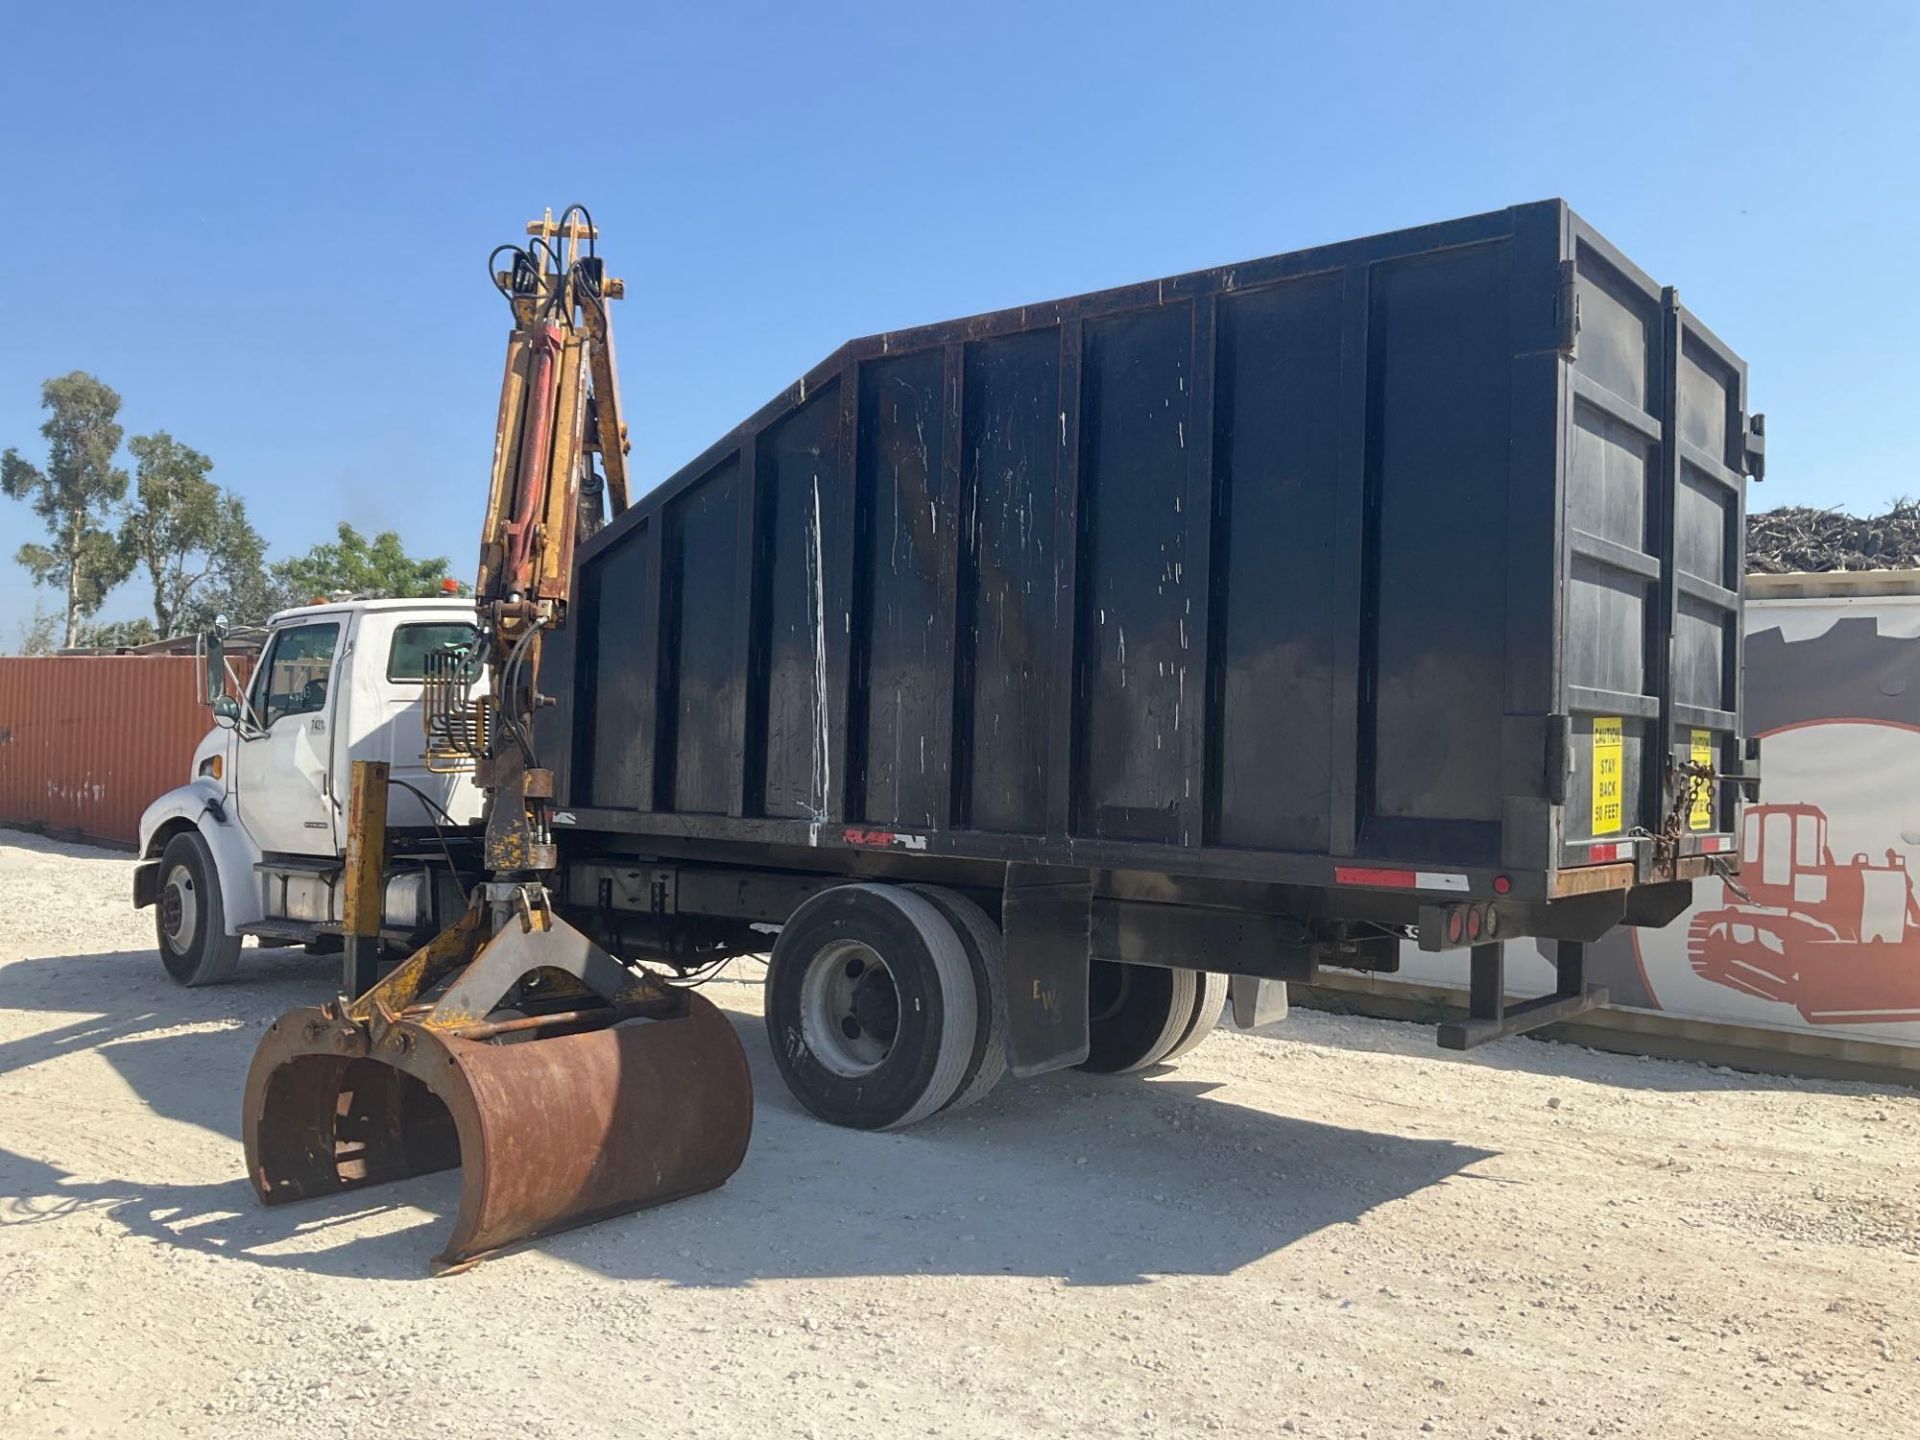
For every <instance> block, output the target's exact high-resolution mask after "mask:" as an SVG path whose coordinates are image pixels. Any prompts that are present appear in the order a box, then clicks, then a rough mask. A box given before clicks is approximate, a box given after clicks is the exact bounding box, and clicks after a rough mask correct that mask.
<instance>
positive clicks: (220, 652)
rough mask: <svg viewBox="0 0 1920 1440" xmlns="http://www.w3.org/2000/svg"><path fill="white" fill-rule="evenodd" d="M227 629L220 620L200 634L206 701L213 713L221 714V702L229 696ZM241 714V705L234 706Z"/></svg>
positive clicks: (236, 713) (236, 712)
mask: <svg viewBox="0 0 1920 1440" xmlns="http://www.w3.org/2000/svg"><path fill="white" fill-rule="evenodd" d="M225 637H226V629H225V627H223V626H222V625H221V624H220V622H219V621H217V620H216V621H215V622H214V626H213V628H212V629H211V630H208V631H206V632H204V633H203V634H202V635H201V636H200V654H201V658H202V660H203V661H204V662H205V664H206V675H205V684H206V687H207V690H206V703H207V704H208V705H211V706H212V707H213V713H214V714H215V715H219V714H220V713H221V711H220V702H221V701H222V700H224V699H226V698H227V651H226V645H225V643H224V641H225ZM234 714H235V715H238V714H239V707H238V706H237V705H236V706H235V707H234Z"/></svg>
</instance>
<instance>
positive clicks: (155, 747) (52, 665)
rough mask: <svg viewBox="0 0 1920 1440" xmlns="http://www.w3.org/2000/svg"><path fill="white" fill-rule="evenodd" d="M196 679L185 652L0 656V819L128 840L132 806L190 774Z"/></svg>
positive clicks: (198, 729) (201, 729)
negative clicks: (174, 653) (183, 653)
mask: <svg viewBox="0 0 1920 1440" xmlns="http://www.w3.org/2000/svg"><path fill="white" fill-rule="evenodd" d="M240 673H241V674H242V675H244V673H245V671H244V667H243V668H242V669H241V671H240ZM200 686H201V680H200V662H199V661H198V660H196V659H195V658H194V657H193V656H192V655H59V656H8V657H4V658H0V825H13V826H18V827H20V828H23V829H29V830H44V831H48V832H50V833H52V834H55V835H61V836H66V837H69V838H72V839H82V840H93V841H97V842H99V843H101V844H106V845H124V846H129V847H130V846H132V845H133V844H135V842H136V841H137V840H138V838H139V835H138V831H139V824H140V812H141V811H143V810H145V809H146V808H147V805H148V804H149V803H150V802H151V801H152V800H153V799H154V798H155V797H156V796H159V795H162V794H164V793H165V792H166V791H168V790H171V789H172V788H173V787H174V786H176V785H181V784H184V783H185V782H186V781H187V780H188V779H190V778H191V776H190V775H189V774H188V771H189V769H190V768H191V764H192V760H193V751H194V747H195V746H196V745H198V744H199V743H200V739H201V737H202V736H203V735H205V734H206V733H207V730H208V728H209V726H210V725H211V723H212V722H211V720H210V719H209V717H208V715H207V708H206V706H205V705H204V704H203V703H202V702H201V699H200V693H201V691H200Z"/></svg>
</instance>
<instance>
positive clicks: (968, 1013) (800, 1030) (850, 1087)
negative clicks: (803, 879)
mask: <svg viewBox="0 0 1920 1440" xmlns="http://www.w3.org/2000/svg"><path fill="white" fill-rule="evenodd" d="M999 945H1000V932H999V930H998V928H997V927H996V926H995V925H994V924H993V922H992V921H991V920H990V919H988V918H987V915H986V913H985V912H984V911H982V910H981V909H980V907H979V906H977V905H975V904H974V903H973V902H972V901H971V900H968V899H967V898H966V897H965V896H962V895H958V894H955V893H954V892H952V891H948V890H941V889H937V888H935V887H931V886H912V887H909V886H901V885H868V884H859V885H839V886H835V887H834V888H833V889H831V890H825V891H822V892H821V893H820V894H818V895H815V896H814V897H813V898H812V899H810V900H808V901H807V902H806V903H805V904H804V905H802V906H801V907H800V908H799V909H798V910H796V911H795V912H794V913H793V916H792V918H791V919H789V920H788V921H787V923H786V925H785V926H784V927H783V928H782V929H781V931H780V938H779V940H778V941H777V942H776V943H775V945H774V947H773V957H772V963H771V966H770V967H769V969H768V972H767V999H766V1023H767V1038H768V1041H769V1042H770V1043H771V1045H772V1047H773V1058H774V1062H775V1063H776V1064H777V1065H778V1066H779V1067H780V1074H781V1077H782V1078H783V1079H784V1080H785V1081H786V1082H787V1088H788V1089H789V1090H791V1091H792V1092H793V1094H794V1096H795V1098H796V1099H798V1100H799V1101H800V1103H801V1104H802V1105H804V1106H806V1108H807V1109H809V1110H811V1111H812V1112H813V1113H814V1114H815V1115H817V1116H819V1117H820V1118H821V1119H822V1120H826V1121H828V1122H830V1123H831V1124H834V1125H844V1126H848V1127H850V1128H852V1129H856V1130H897V1129H901V1128H903V1127H905V1126H908V1125H912V1124H914V1123H915V1122H917V1121H920V1120H924V1119H926V1118H927V1117H928V1116H929V1115H932V1114H934V1113H935V1112H937V1111H939V1110H941V1109H944V1108H950V1107H958V1106H963V1105H970V1104H972V1103H973V1102H974V1101H976V1100H978V1099H980V1098H981V1097H982V1096H983V1095H985V1094H986V1093H987V1091H988V1090H990V1089H992V1088H993V1085H994V1084H995V1082H997V1081H998V1080H999V1078H1000V1076H1001V1075H1002V1074H1004V1073H1005V1070H1006V994H1005V989H1004V984H1005V982H1004V979H1003V976H1002V967H1001V964H1000V953H999Z"/></svg>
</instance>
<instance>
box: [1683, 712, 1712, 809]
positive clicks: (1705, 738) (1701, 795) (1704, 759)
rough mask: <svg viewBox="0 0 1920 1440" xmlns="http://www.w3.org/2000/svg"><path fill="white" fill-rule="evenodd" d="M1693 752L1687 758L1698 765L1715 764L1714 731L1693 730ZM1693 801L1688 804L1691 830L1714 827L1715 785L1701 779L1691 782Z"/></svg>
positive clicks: (1710, 765)
mask: <svg viewBox="0 0 1920 1440" xmlns="http://www.w3.org/2000/svg"><path fill="white" fill-rule="evenodd" d="M1689 749H1690V751H1691V753H1690V754H1689V756H1688V757H1687V758H1689V759H1690V760H1692V761H1693V763H1694V764H1696V765H1705V766H1708V767H1709V768H1711V767H1712V765H1713V732H1712V731H1711V730H1696V731H1694V732H1693V744H1692V745H1691V746H1690V747H1689ZM1691 783H1692V785H1693V789H1692V791H1691V792H1690V793H1691V796H1692V803H1691V804H1689V805H1688V806H1687V828H1688V829H1689V830H1711V829H1712V828H1713V787H1712V786H1711V785H1708V784H1705V783H1704V782H1701V781H1697V780H1696V781H1693V782H1691Z"/></svg>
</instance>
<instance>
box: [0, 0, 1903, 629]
mask: <svg viewBox="0 0 1920 1440" xmlns="http://www.w3.org/2000/svg"><path fill="white" fill-rule="evenodd" d="M7 11H8V14H7V19H6V33H7V36H8V40H9V45H8V49H9V52H10V63H9V65H8V67H7V72H8V74H7V89H8V96H7V105H6V112H7V132H8V134H7V139H6V142H5V144H4V146H0V206H4V209H5V213H6V215H7V218H8V220H9V222H10V223H9V226H8V228H9V229H10V230H11V232H12V236H13V250H12V254H11V256H10V261H11V263H10V264H9V266H8V267H7V268H8V273H9V277H10V284H9V287H8V288H9V290H10V292H11V295H10V303H9V305H8V306H7V317H6V320H5V321H4V323H0V448H3V447H4V446H6V445H17V446H19V447H20V448H21V449H22V450H23V451H25V452H26V453H27V454H28V455H29V456H30V457H32V458H34V459H36V460H38V459H39V458H41V457H42V456H43V454H44V449H43V445H42V442H41V440H40V437H39V435H38V433H37V430H38V426H39V423H40V420H41V414H40V411H39V409H38V400H39V385H40V382H41V380H42V379H44V378H45V377H47V376H49V375H55V374H61V373H64V372H66V371H68V370H71V369H75V368H80V369H86V370H91V371H93V372H95V373H96V374H98V375H100V376H101V377H102V378H104V379H105V380H106V381H107V382H108V383H110V384H111V385H113V386H114V387H115V388H117V389H118V390H119V391H120V392H121V393H122V394H123V396H124V397H125V400H126V405H125V408H124V410H123V412H122V419H123V420H124V422H125V423H126V425H127V428H128V433H129V434H137V433H142V432H144V431H146V430H149V429H154V428H160V427H164V428H166V429H169V430H171V431H172V432H173V433H174V434H175V435H176V436H177V437H179V438H180V439H181V440H183V441H185V442H187V443H188V444H191V445H194V446H196V447H198V448H200V449H202V450H205V451H206V452H207V453H208V454H210V455H211V456H212V457H213V459H214V462H215V466H216V470H215V476H216V478H217V479H219V480H220V481H221V482H223V483H224V484H226V485H228V486H231V487H232V488H234V489H235V490H237V491H238V492H239V493H240V494H241V495H243V496H244V497H245V498H246V500H247V502H248V504H249V506H250V508H251V510H252V513H253V515H254V517H255V520H256V523H257V524H258V525H259V526H260V528H261V530H262V531H263V532H264V533H265V534H266V536H267V537H268V539H269V541H270V542H271V544H272V546H273V550H274V553H276V554H285V553H288V552H290V551H298V550H303V549H305V548H306V547H307V546H308V545H310V544H312V543H313V542H315V541H316V540H319V539H323V538H325V537H326V536H327V534H328V533H329V532H330V530H331V527H332V525H333V524H334V522H336V521H337V520H340V519H347V520H351V521H353V522H354V523H355V524H357V525H359V526H361V527H362V528H364V529H369V530H371V529H379V528H386V527H392V528H396V529H398V530H399V531H400V532H401V534H402V535H403V536H404V537H405V538H406V540H407V542H408V544H409V546H410V547H411V548H413V549H415V550H416V551H422V552H429V553H432V552H440V553H446V554H448V555H450V556H451V557H452V558H453V562H454V569H455V571H456V572H457V573H460V574H466V573H467V572H469V571H470V570H471V569H472V566H473V557H474V550H475V545H476V539H475V536H476V531H477V526H478V519H479V508H480V505H481V504H482V501H483V499H484V491H485V483H486V467H487V460H488V454H489V447H490V443H491V438H492V436H491V431H492V420H493V407H494V403H495V398H496V394H497V389H498V383H499V375H498V371H499V364H500V357H501V352H502V342H503V339H504V332H505V308H504V306H503V305H502V304H501V302H500V301H499V300H498V298H497V297H496V296H495V295H494V294H493V292H492V290H491V289H490V288H489V286H488V284H487V280H486V277H485V274H484V270H483V264H482V262H483V260H484V257H485V255H486V253H487V251H488V250H489V249H490V248H491V247H492V246H493V245H494V244H495V243H497V242H498V241H501V240H507V239H512V238H514V237H515V236H516V235H517V234H518V232H519V229H520V225H521V223H522V222H523V221H525V220H526V219H529V218H531V217H533V216H535V215H537V214H538V213H539V211H540V209H541V208H542V207H543V206H546V205H552V206H554V207H555V208H556V209H558V208H559V207H560V206H562V205H564V204H566V203H567V202H569V201H574V200H581V201H584V202H586V203H587V204H588V205H590V206H591V207H592V209H593V211H594V214H595V217H596V218H597V219H598V221H599V222H600V224H601V226H602V229H603V231H604V233H605V236H606V239H605V242H604V247H603V248H604V251H605V253H606V254H607V255H608V256H609V258H610V260H611V261H612V265H613V269H614V271H615V273H617V274H620V275H623V276H624V277H625V278H626V281H627V287H628V288H627V294H628V296H629V298H628V299H627V300H626V302H625V303H624V305H623V306H622V307H620V308H619V309H618V310H617V312H616V318H617V323H618V325H619V327H620V330H621V335H620V358H621V364H622V378H623V390H624V393H625V398H626V401H627V405H628V411H629V423H630V425H631V427H632V431H633V436H634V458H635V463H636V467H637V471H638V474H639V477H640V480H641V483H642V487H643V488H644V487H645V486H646V485H650V484H652V483H653V482H655V481H657V480H658V479H660V478H662V477H664V476H666V475H667V474H670V473H671V472H672V471H673V470H674V469H675V468H676V467H677V466H678V465H680V464H681V463H682V462H684V461H685V460H687V459H689V458H691V457H692V456H693V455H694V454H695V453H697V452H698V451H699V450H700V449H702V448H703V447H704V446H705V445H706V444H708V443H709V442H710V441H712V440H714V439H716V438H718V436H719V435H720V434H721V433H723V432H724V431H725V430H726V429H728V428H729V427H730V426H732V425H733V424H734V423H735V422H736V421H737V420H739V419H741V418H742V417H744V416H745V415H746V414H747V413H748V412H750V411H751V410H753V409H754V408H755V407H756V406H758V405H759V404H760V403H761V402H762V401H764V400H766V399H767V398H769V397H770V396H771V395H772V394H773V393H774V392H775V391H777V390H778V389H779V388H780V387H781V386H783V385H785V384H786V383H787V382H788V381H790V380H791V379H793V378H794V377H795V376H797V375H798V374H799V373H800V372H801V371H803V370H804V369H806V368H807V367H808V366H809V365H811V364H812V363H813V362H814V361H815V360H817V359H819V358H821V357H822V356H823V355H825V354H826V353H827V352H828V351H829V350H831V349H832V348H833V347H834V346H835V345H837V344H838V343H839V342H840V341H842V340H844V339H847V338H849V337H851V336H854V335H861V334H867V333H869V332H872V331H876V330H882V329H888V328H896V327H900V326H905V325H911V324H917V323H920V322H923V321H930V320H937V319H943V318H947V317H949V316H954V315H962V314H968V313H971V312H974V311H979V310H987V309H993V308H996V307H999V306H1004V305H1009V304H1017V303H1020V302H1023V301H1030V300H1041V299H1047V298H1051V297H1053V296H1056V295H1063V294H1070V293H1074V292H1077V291H1081V290H1088V289H1094V288H1098V287H1101V286H1105V285H1110V284H1118V283H1123V282H1126V281H1130V280H1138V279H1146V278H1150V277H1152V276H1157V275H1163V274H1172V273H1175V272H1177V271H1182V270H1188V269H1194V268H1197V267H1201V266H1205V265H1210V264H1215V263H1222V262H1227V261H1233V260H1239V259H1245V258H1248V257H1251V256H1257V255H1264V254H1271V253H1274V252H1277V251H1282V250H1289V249H1294V248H1297V247H1300V246H1302V245H1308V244H1313V243H1318V242H1322V241H1329V240H1338V239H1344V238H1347V237H1350V236H1356V235H1363V234H1368V233H1370V232H1373V231H1377V230H1383V229H1388V228H1392V227H1395V226H1400V225H1408V224H1416V223H1420V222H1423V221H1428V220H1436V219H1442V218H1446V217H1450V216H1454V215H1463V214H1468V213H1471V212H1474V211H1478V210H1486V209H1493V208H1497V207H1499V206H1502V205H1507V204H1511V203H1514V202H1517V201H1523V200H1532V199H1538V198H1542V197H1545V196H1549V195H1556V194H1557V195H1564V196H1566V197H1567V198H1568V199H1569V200H1570V201H1572V202H1573V204H1574V205H1575V207H1576V208H1578V209H1580V210H1581V211H1582V212H1583V213H1584V214H1585V215H1586V216H1587V217H1588V218H1589V219H1590V220H1592V221H1593V222H1594V223H1595V224H1597V225H1598V226H1599V227H1600V228H1601V229H1602V230H1603V231H1604V232H1605V233H1606V234H1607V235H1608V236H1609V237H1610V238H1611V239H1612V240H1613V241H1614V242H1615V243H1616V244H1618V245H1620V246H1621V247H1622V248H1623V249H1624V250H1625V251H1626V252H1627V253H1628V254H1629V255H1631V256H1633V257H1634V258H1635V259H1636V260H1637V261H1639V262H1640V263H1641V264H1642V265H1643V266H1644V267H1646V268H1647V269H1648V270H1650V271H1651V272H1652V273H1653V274H1654V275H1655V277H1656V278H1658V279H1660V280H1662V281H1664V282H1667V283H1672V284H1676V285H1678V286H1679V287H1680V288H1681V291H1682V293H1683V295H1684V296H1685V298H1686V300H1687V302H1688V303H1689V304H1690V305H1691V306H1692V307H1693V309H1694V310H1695V311H1696V312H1698V313H1699V314H1700V315H1701V317H1702V318H1703V319H1705V320H1706V321H1707V323H1708V324H1710V325H1712V326H1713V327H1714V328H1715V329H1716V330H1717V331H1718V332H1719V333H1720V334H1721V335H1722V336H1723V337H1724V338H1725V339H1726V340H1727V341H1728V342H1729V343H1731V344H1732V345H1733V346H1734V347H1735V348H1736V349H1737V350H1739V351H1740V352H1741V353H1742V354H1744V355H1745V356H1746V358H1747V359H1748V361H1749V363H1750V365H1751V367H1752V373H1753V400H1754V405H1755V408H1758V409H1764V410H1765V411H1767V412H1768V417H1769V429H1768V438H1769V467H1770V471H1771V478H1769V479H1768V481H1767V482H1766V484H1765V486H1764V487H1762V488H1761V489H1760V490H1759V491H1758V492H1757V494H1756V495H1755V497H1754V503H1755V504H1756V505H1760V506H1769V505H1776V504H1785V503H1818V504H1835V505H1842V506H1848V507H1852V508H1856V509H1858V508H1865V509H1876V508H1878V507H1880V506H1881V505H1882V504H1883V502H1884V501H1886V500H1887V499H1888V498H1889V497H1891V496H1893V495H1896V494H1902V493H1916V492H1920V466H1916V463H1915V459H1914V455H1913V450H1912V441H1911V432H1912V424H1911V420H1910V418H1909V417H1910V416H1911V415H1912V414H1913V411H1914V404H1913V399H1912V395H1913V392H1914V390H1915V389H1916V381H1917V380H1920V365H1916V362H1915V360H1914V359H1913V346H1914V344H1915V340H1914V337H1915V335H1916V333H1920V300H1917V299H1916V293H1917V291H1920V287H1916V286H1915V284H1914V283H1913V279H1912V266H1913V259H1912V257H1913V255H1914V253H1915V250H1916V247H1917V245H1920V236H1917V235H1916V230H1917V229H1920V159H1916V156H1920V102H1916V100H1915V99H1914V95H1915V79H1914V76H1915V68H1916V66H1915V62H1916V60H1920V20H1916V16H1920V7H1915V6H1912V5H1868V4H1847V5H1836V6H1822V7H1811V6H1788V5H1778V6H1775V5H1709V4H1701V5H1674V4H1668V5H1647V6H1639V5H1605V6H1601V5H1581V6H1544V5H1537V4H1535V5H1511V6H1509V5H1486V6H1477V7H1476V6H1453V5H1433V4H1416V5H1365V6H1359V5H1355V6H1343V7H1331V6H1329V7H1297V6H1288V5H1278V4H1265V5H1261V4H1223V5H1209V4H1205V3H1188V4H1180V5H1171V4H1156V5H1146V4H1135V3H1131V0H1112V3H1108V4H1103V5H1087V6H1080V5H1058V6H1055V5H1047V4H1043V3H1037V0H1027V3H1015V4H1000V3H992V4H972V5H965V6H954V7H951V8H949V7H946V6H939V5H926V4H893V5H885V6H881V5H841V4H832V3H811V4H808V5H804V6H800V5H792V4H785V5H766V6H758V5H752V6H736V5H727V4H722V3H709V4H704V5H699V6H684V7H682V6H673V7H654V6H647V7H640V6H632V5H606V6H602V5H596V4H591V3H588V4H576V5H572V6H554V7H537V6H536V7H525V6H519V7H513V8H512V9H509V8H507V7H504V6H501V7H485V6H469V5H459V6H454V5H447V6H444V7H435V6H432V5H425V4H416V5H351V4H329V5H310V6H227V5H222V4H215V3H201V4H198V5H195V6H192V7H184V6H152V5H134V4H120V5H97V4H87V3H84V0H69V3H66V4H63V5H60V6H46V5H35V6H28V5H24V4H19V3H16V4H12V5H9V6H7ZM529 17H540V24H541V26H542V28H540V29H535V28H533V25H532V23H531V22H530V19H529ZM37 535H38V522H37V521H36V520H35V518H34V517H33V516H32V514H31V513H30V512H29V511H27V510H26V508H25V507H24V506H19V505H14V504H11V503H9V502H6V501H4V500H0V605H4V610H0V614H6V615H9V616H17V615H19V614H22V613H24V612H26V611H28V610H30V609H31V608H32V604H33V598H32V592H31V590H30V587H29V586H28V584H27V581H26V577H25V575H24V573H23V572H22V571H20V570H19V568H18V567H17V566H15V565H14V564H12V561H11V555H12V552H13V550H14V549H15V548H16V546H17V545H18V544H19V543H20V541H22V540H24V539H28V538H37ZM48 599H49V601H50V600H51V597H48ZM142 608H143V597H142V595H141V594H140V592H139V589H138V587H137V586H135V585H129V586H127V587H125V588H124V589H123V590H121V591H120V592H117V593H116V595H115V597H114V598H113V599H112V600H111V601H110V602H109V606H108V609H107V611H106V612H105V613H106V614H107V615H108V616H110V617H111V616H121V615H131V614H137V613H140V612H141V610H142ZM12 629H13V626H12V624H11V623H6V624H3V625H0V646H3V645H4V643H5V642H8V641H11V640H12V639H13V635H12Z"/></svg>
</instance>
